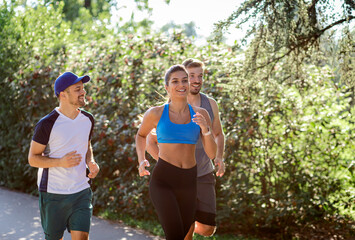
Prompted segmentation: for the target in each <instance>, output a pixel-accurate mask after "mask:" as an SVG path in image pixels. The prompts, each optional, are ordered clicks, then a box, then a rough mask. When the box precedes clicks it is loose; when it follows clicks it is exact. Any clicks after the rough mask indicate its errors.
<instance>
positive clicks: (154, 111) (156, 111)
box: [145, 104, 165, 118]
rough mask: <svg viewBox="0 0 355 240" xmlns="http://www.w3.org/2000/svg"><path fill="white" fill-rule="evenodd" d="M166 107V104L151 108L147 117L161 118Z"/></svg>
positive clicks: (147, 112)
mask: <svg viewBox="0 0 355 240" xmlns="http://www.w3.org/2000/svg"><path fill="white" fill-rule="evenodd" d="M164 107H165V104H163V105H160V106H153V107H150V108H149V109H148V110H147V111H146V113H145V115H147V116H151V117H159V118H160V116H161V115H162V113H163V110H164Z"/></svg>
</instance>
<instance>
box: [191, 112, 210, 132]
mask: <svg viewBox="0 0 355 240" xmlns="http://www.w3.org/2000/svg"><path fill="white" fill-rule="evenodd" d="M193 117H194V118H193V119H192V121H193V122H194V123H196V124H197V125H199V126H200V128H201V132H202V133H206V132H208V124H207V121H206V119H205V117H204V116H203V115H202V114H201V113H199V112H197V113H196V114H195V115H194V116H193Z"/></svg>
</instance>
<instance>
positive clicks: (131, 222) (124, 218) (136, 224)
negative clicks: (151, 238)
mask: <svg viewBox="0 0 355 240" xmlns="http://www.w3.org/2000/svg"><path fill="white" fill-rule="evenodd" d="M97 216H98V217H101V218H104V219H109V220H112V221H119V222H121V223H124V224H125V225H128V226H130V227H133V228H136V229H140V230H144V231H147V232H149V233H150V234H153V235H155V236H160V237H163V236H164V231H163V229H162V227H161V225H160V223H158V222H155V221H142V220H137V219H134V218H132V217H131V216H128V215H123V214H115V213H111V212H109V211H107V210H104V211H102V212H99V213H98V214H97ZM194 239H195V240H206V239H208V240H257V238H247V237H242V236H235V235H230V234H223V235H219V234H215V235H213V236H212V237H208V238H206V237H202V236H200V235H198V234H195V235H194Z"/></svg>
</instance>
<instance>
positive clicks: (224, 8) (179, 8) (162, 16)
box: [112, 0, 243, 44]
mask: <svg viewBox="0 0 355 240" xmlns="http://www.w3.org/2000/svg"><path fill="white" fill-rule="evenodd" d="M242 2H243V0H170V4H166V3H165V1H164V0H150V1H149V6H150V7H151V8H153V11H152V14H151V15H150V16H149V15H148V14H143V13H142V12H140V11H138V10H137V9H136V3H135V2H134V1H133V0H120V1H118V10H117V9H116V10H113V12H112V13H113V18H115V19H118V18H119V17H122V18H123V21H128V20H129V19H130V17H131V14H132V12H134V15H135V18H134V19H135V20H137V21H139V20H142V19H144V17H148V18H149V19H150V20H152V21H153V22H154V24H153V28H155V29H159V28H161V27H162V26H164V25H165V24H167V23H170V22H171V21H173V22H174V23H175V24H178V25H183V24H185V23H190V22H191V21H192V22H194V23H195V26H196V33H197V35H198V36H200V38H199V39H198V40H197V41H198V42H199V43H201V44H203V43H206V38H207V37H208V36H210V34H211V33H212V32H213V24H214V23H216V22H218V21H219V20H224V19H226V18H227V17H228V16H229V15H230V14H231V13H232V12H233V11H234V10H236V9H237V8H238V7H239V6H240V4H241V3H242ZM230 32H231V34H230V36H229V37H228V36H227V43H230V44H232V43H233V42H234V40H236V39H238V36H241V35H242V31H241V30H233V29H231V31H230Z"/></svg>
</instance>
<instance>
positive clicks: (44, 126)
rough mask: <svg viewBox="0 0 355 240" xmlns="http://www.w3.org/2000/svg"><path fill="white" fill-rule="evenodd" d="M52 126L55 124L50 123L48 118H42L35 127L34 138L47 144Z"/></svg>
mask: <svg viewBox="0 0 355 240" xmlns="http://www.w3.org/2000/svg"><path fill="white" fill-rule="evenodd" d="M52 127H53V124H50V122H49V121H48V120H47V119H42V120H40V121H39V122H38V123H37V125H36V127H35V132H34V134H33V137H32V140H33V141H35V142H38V143H40V144H43V145H47V144H48V141H49V135H50V134H51V130H52Z"/></svg>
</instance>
